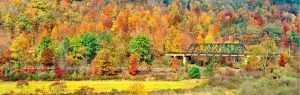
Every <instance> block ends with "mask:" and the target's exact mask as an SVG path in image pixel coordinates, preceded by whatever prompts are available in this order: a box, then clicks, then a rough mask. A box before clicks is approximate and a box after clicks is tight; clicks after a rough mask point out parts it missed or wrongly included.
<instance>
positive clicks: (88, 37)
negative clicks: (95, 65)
mask: <svg viewBox="0 0 300 95" xmlns="http://www.w3.org/2000/svg"><path fill="white" fill-rule="evenodd" d="M80 39H81V40H80V43H81V45H82V46H83V47H84V48H85V52H84V56H86V57H87V60H88V61H89V62H90V61H91V60H92V59H93V58H94V57H95V55H96V53H97V51H98V50H99V41H98V40H97V36H96V35H95V34H94V33H91V32H87V33H84V34H82V35H81V36H80Z"/></svg>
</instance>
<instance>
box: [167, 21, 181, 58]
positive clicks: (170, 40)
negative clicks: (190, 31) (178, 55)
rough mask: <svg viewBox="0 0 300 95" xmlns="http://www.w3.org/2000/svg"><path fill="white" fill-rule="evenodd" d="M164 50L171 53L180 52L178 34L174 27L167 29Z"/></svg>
mask: <svg viewBox="0 0 300 95" xmlns="http://www.w3.org/2000/svg"><path fill="white" fill-rule="evenodd" d="M164 43H165V49H166V50H167V51H171V52H180V51H181V48H180V32H179V31H178V30H177V29H176V28H175V27H174V26H171V27H170V28H169V29H168V33H167V36H166V39H165V42H164Z"/></svg>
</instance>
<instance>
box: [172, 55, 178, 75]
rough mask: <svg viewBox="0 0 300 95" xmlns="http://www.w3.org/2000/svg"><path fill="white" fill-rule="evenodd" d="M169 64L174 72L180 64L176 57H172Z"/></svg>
mask: <svg viewBox="0 0 300 95" xmlns="http://www.w3.org/2000/svg"><path fill="white" fill-rule="evenodd" d="M171 66H172V70H173V71H174V72H176V71H177V70H179V67H180V64H179V61H178V59H177V58H176V57H174V58H173V59H172V62H171Z"/></svg>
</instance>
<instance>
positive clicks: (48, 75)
mask: <svg viewBox="0 0 300 95" xmlns="http://www.w3.org/2000/svg"><path fill="white" fill-rule="evenodd" d="M38 75H39V77H40V79H42V80H51V79H52V78H53V77H54V76H55V73H54V72H53V71H50V72H41V73H39V74H38Z"/></svg>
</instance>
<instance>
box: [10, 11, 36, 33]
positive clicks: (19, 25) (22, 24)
mask: <svg viewBox="0 0 300 95" xmlns="http://www.w3.org/2000/svg"><path fill="white" fill-rule="evenodd" d="M14 23H15V25H16V27H15V28H16V30H17V31H23V30H25V31H31V30H32V25H31V22H30V20H29V19H28V18H26V17H25V15H24V14H19V15H18V17H17V18H16V19H15V20H14Z"/></svg>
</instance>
